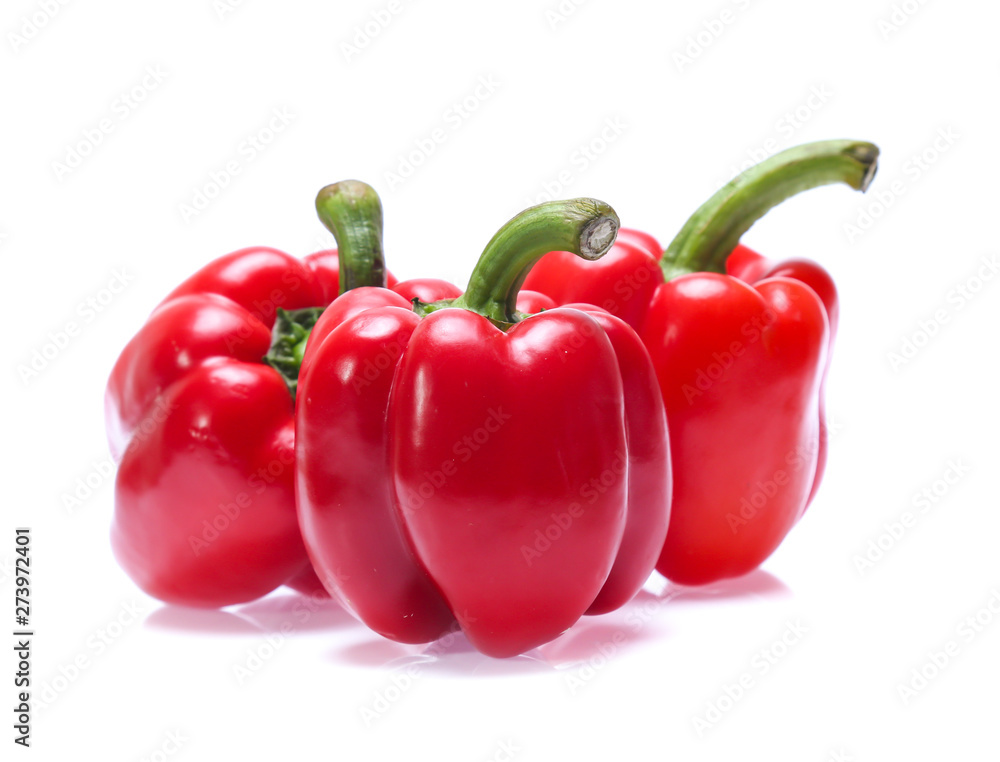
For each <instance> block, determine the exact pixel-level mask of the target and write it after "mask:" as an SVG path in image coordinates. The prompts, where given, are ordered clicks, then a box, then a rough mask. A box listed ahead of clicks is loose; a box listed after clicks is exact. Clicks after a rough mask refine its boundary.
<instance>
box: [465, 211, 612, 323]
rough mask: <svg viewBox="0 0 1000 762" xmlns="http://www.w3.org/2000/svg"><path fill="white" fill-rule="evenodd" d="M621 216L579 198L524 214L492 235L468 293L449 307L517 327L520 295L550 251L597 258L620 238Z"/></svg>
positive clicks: (480, 258) (585, 257)
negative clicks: (517, 307)
mask: <svg viewBox="0 0 1000 762" xmlns="http://www.w3.org/2000/svg"><path fill="white" fill-rule="evenodd" d="M618 227H619V221H618V215H617V214H615V210H614V209H612V208H611V207H610V206H608V205H607V204H605V203H604V202H603V201H597V200H596V199H592V198H575V199H571V200H569V201H550V202H548V203H546V204H539V205H538V206H533V207H531V208H530V209H525V210H524V211H523V212H521V213H520V214H518V215H517V216H516V217H514V218H513V219H512V220H510V221H509V222H508V223H507V224H506V225H504V226H503V227H502V228H500V230H499V231H498V232H497V234H496V235H495V236H493V240H491V241H490V242H489V244H488V245H487V246H486V249H485V250H484V251H483V253H482V256H480V257H479V262H478V263H477V264H476V268H475V270H473V271H472V277H471V278H469V287H468V288H467V289H466V291H465V293H464V294H462V295H461V296H460V297H458V299H456V300H455V301H454V302H452V303H451V306H453V307H463V308H465V309H467V310H472V311H473V312H478V313H479V314H480V315H483V316H485V317H487V318H489V319H490V320H492V321H493V322H495V323H499V324H502V323H514V322H517V319H518V318H517V310H516V306H515V305H516V302H517V292H518V291H519V290H520V289H521V284H523V283H524V279H525V278H526V277H527V275H528V272H529V271H530V270H531V268H532V266H534V264H535V263H536V262H537V261H538V260H539V259H541V258H542V257H543V256H545V255H546V254H547V253H548V252H550V251H571V252H573V253H574V254H576V255H578V256H580V257H583V258H584V259H591V260H593V259H599V258H600V257H602V256H603V255H604V254H605V252H607V250H608V249H610V248H611V245H612V244H613V243H614V242H615V236H617V235H618Z"/></svg>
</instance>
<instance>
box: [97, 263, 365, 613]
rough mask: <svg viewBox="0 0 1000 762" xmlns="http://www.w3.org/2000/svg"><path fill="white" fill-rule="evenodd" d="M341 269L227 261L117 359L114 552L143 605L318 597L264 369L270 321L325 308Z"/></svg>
mask: <svg viewBox="0 0 1000 762" xmlns="http://www.w3.org/2000/svg"><path fill="white" fill-rule="evenodd" d="M342 248H343V247H342ZM338 271H339V264H338V256H337V252H336V251H334V250H331V251H321V252H317V253H315V254H311V255H309V256H307V257H305V258H304V259H302V260H300V259H297V258H295V257H292V256H290V255H288V254H285V253H284V252H281V251H278V250H276V249H270V248H259V247H258V248H250V249H242V250H240V251H236V252H233V253H232V254H228V255H226V256H224V257H221V258H219V259H217V260H215V261H213V262H211V263H210V264H208V265H207V266H205V267H204V268H202V269H201V270H199V271H198V272H197V273H195V274H194V275H192V276H191V277H190V278H188V279H187V280H186V281H185V282H184V283H182V284H181V285H180V286H178V287H177V288H176V289H174V291H173V292H171V293H170V295H168V296H167V298H166V299H164V300H163V302H162V303H161V304H160V305H159V306H158V307H157V308H156V309H155V310H154V311H153V313H152V314H151V315H150V317H149V319H148V320H147V322H146V324H145V325H144V326H143V327H142V328H141V329H140V330H139V332H138V333H137V334H136V336H135V337H134V338H133V339H132V340H131V341H130V342H129V343H128V345H127V346H126V347H125V349H124V351H123V352H122V354H121V356H120V357H119V358H118V361H117V362H116V364H115V367H114V369H113V371H112V373H111V377H110V379H109V381H108V386H107V391H106V395H105V413H106V422H107V431H108V439H109V442H110V445H111V451H112V454H113V456H114V458H115V459H116V460H117V461H119V465H118V474H117V478H116V481H115V514H114V520H113V524H112V530H111V540H112V547H113V550H114V553H115V556H116V557H117V559H118V562H119V563H120V565H121V566H122V568H123V569H124V570H125V571H126V573H128V575H129V576H130V577H131V578H132V579H133V580H134V581H135V582H136V584H137V585H138V586H139V587H140V588H142V589H143V590H144V591H145V592H146V593H148V594H149V595H152V596H154V597H156V598H159V599H160V600H163V601H166V602H168V603H174V604H180V605H186V606H199V607H218V606H226V605H229V604H236V603H242V602H245V601H250V600H253V599H255V598H258V597H260V596H262V595H264V594H266V593H268V592H270V591H271V590H273V589H275V588H276V587H278V586H280V585H282V584H289V585H291V586H293V587H296V588H297V589H300V590H302V591H305V592H317V591H319V590H321V589H322V586H321V585H320V584H319V581H318V580H317V579H316V577H315V574H314V573H313V571H312V568H311V566H310V564H309V561H308V558H307V556H306V552H305V548H304V546H303V543H302V539H301V534H300V532H299V528H298V520H297V517H296V511H295V499H294V478H293V473H294V450H295V442H294V404H293V398H292V394H291V393H290V388H289V385H288V384H287V383H286V380H285V379H283V377H282V375H281V374H280V373H279V372H278V371H277V370H275V368H273V367H270V366H269V365H268V364H265V362H264V361H263V360H264V357H265V355H266V354H268V352H269V350H270V348H271V344H272V335H271V334H272V327H273V326H274V324H275V319H276V315H277V313H278V310H279V309H282V310H300V309H304V308H310V307H313V308H315V307H323V306H324V305H327V304H329V303H330V302H331V301H332V300H333V299H334V298H335V297H336V296H337V294H338V292H339V290H340V285H341V284H340V278H339V275H338ZM379 277H381V274H379Z"/></svg>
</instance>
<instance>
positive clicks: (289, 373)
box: [262, 307, 324, 403]
mask: <svg viewBox="0 0 1000 762" xmlns="http://www.w3.org/2000/svg"><path fill="white" fill-rule="evenodd" d="M323 309H324V308H323V307H306V308H305V309H301V310H283V309H281V308H280V307H279V308H278V316H277V318H276V320H275V322H274V330H273V331H272V332H271V348H270V349H269V350H268V351H267V354H266V355H264V357H263V358H262V360H263V362H264V363H266V364H267V365H270V366H271V367H272V368H274V369H275V370H276V371H278V373H280V374H281V378H282V380H284V382H285V384H286V385H287V386H288V391H289V393H290V394H291V395H292V402H293V403H294V401H295V392H296V391H297V389H298V385H299V368H300V367H301V366H302V358H303V357H304V356H305V353H306V342H307V341H308V340H309V334H310V333H311V332H312V329H313V326H315V325H316V321H317V320H319V316H320V315H322V314H323Z"/></svg>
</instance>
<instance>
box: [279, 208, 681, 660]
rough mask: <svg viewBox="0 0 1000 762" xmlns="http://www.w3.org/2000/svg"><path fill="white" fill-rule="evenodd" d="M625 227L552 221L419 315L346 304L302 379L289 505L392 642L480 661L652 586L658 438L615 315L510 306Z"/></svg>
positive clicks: (350, 297) (376, 299)
mask: <svg viewBox="0 0 1000 762" xmlns="http://www.w3.org/2000/svg"><path fill="white" fill-rule="evenodd" d="M617 226H618V220H617V217H616V216H615V214H614V212H613V211H612V210H611V208H610V207H608V206H607V205H605V204H603V203H601V202H597V201H594V200H592V199H577V200H574V201H569V202H554V203H550V204H543V205H541V206H539V207H534V208H532V209H529V210H527V211H526V212H524V213H522V214H521V215H519V216H517V217H515V218H514V219H513V220H511V222H510V223H508V224H507V226H505V227H504V228H503V229H502V230H501V231H500V232H499V233H498V234H497V235H496V236H495V237H494V238H493V240H492V241H491V242H490V244H489V246H488V247H487V248H486V251H485V252H484V253H483V255H482V257H481V259H480V261H479V264H478V265H477V267H476V269H475V271H474V273H473V275H472V278H471V281H470V285H469V288H468V289H467V290H466V292H465V293H464V294H463V295H461V296H459V297H458V298H455V299H448V300H445V301H436V302H433V303H431V304H426V303H422V302H421V301H420V300H418V302H417V303H416V309H414V308H413V307H414V305H412V304H411V303H410V302H408V301H407V300H406V299H405V298H403V297H401V296H400V295H399V294H397V293H395V292H393V291H389V290H386V289H373V288H360V289H356V290H354V291H351V292H350V293H347V294H345V295H343V296H341V297H339V298H338V299H337V300H336V301H335V302H334V303H333V304H332V305H331V306H330V308H329V309H328V310H327V311H326V312H325V313H324V314H323V316H322V317H321V318H320V320H319V322H318V323H317V324H316V326H315V328H314V329H313V332H312V335H311V337H310V340H309V344H308V347H307V350H306V356H305V359H304V362H303V365H302V369H301V373H300V390H299V395H298V401H297V412H296V422H297V424H296V425H297V429H298V439H297V443H296V457H297V464H298V465H297V468H298V470H297V496H298V506H299V516H300V520H301V525H302V532H303V537H304V538H305V541H306V546H307V548H308V550H309V554H310V557H311V558H312V560H313V563H314V565H315V566H316V569H317V571H318V572H319V574H320V577H321V578H322V579H324V580H325V581H326V582H327V585H328V587H329V588H330V591H331V593H333V594H334V595H335V596H336V597H337V598H338V599H340V600H341V601H342V602H343V603H344V604H345V605H346V606H347V607H348V608H349V609H350V610H351V611H352V612H354V614H355V615H356V616H358V617H359V618H360V619H361V620H362V621H363V622H365V623H366V624H367V625H369V626H370V627H371V628H372V629H374V630H375V631H376V632H378V633H380V634H382V635H384V636H385V637H387V638H391V639H393V640H397V641H401V642H406V643H422V642H428V641H431V640H434V639H436V638H438V637H440V636H441V635H443V634H444V633H445V632H447V631H449V630H450V629H451V628H453V627H454V626H455V624H456V621H457V624H458V625H459V626H461V628H462V629H463V630H464V632H465V633H466V635H467V637H468V638H469V640H470V641H471V642H472V643H473V645H475V646H476V647H477V648H478V649H479V650H481V651H482V652H484V653H486V654H489V655H492V656H498V657H503V656H511V655H514V654H518V653H522V652H524V651H526V650H529V649H531V648H533V647H535V646H538V645H541V644H542V643H545V642H547V641H549V640H551V639H552V638H554V637H556V636H557V635H559V634H560V633H561V632H563V631H564V630H566V629H567V628H568V627H570V626H571V625H572V624H573V623H574V622H575V621H576V620H577V619H578V618H579V617H580V616H581V615H583V614H585V613H590V614H596V613H601V612H605V611H610V610H612V609H614V608H616V607H618V606H620V605H622V604H623V603H624V602H625V601H627V600H628V599H630V598H631V597H632V596H633V595H634V594H635V593H636V592H637V590H638V589H639V588H640V587H641V586H642V584H643V583H644V582H645V580H646V578H647V577H648V575H649V574H650V572H651V571H652V569H653V565H654V563H655V561H656V558H657V556H658V555H659V553H660V548H661V546H662V544H663V538H664V536H665V533H666V528H667V522H668V516H669V495H670V465H669V452H668V445H667V438H666V420H665V416H664V411H663V405H662V402H661V400H660V395H659V391H658V389H657V386H656V379H655V376H654V374H653V370H652V367H651V365H650V363H649V358H648V354H647V352H646V350H645V349H644V348H643V346H642V343H641V342H640V340H639V338H638V336H637V335H636V334H635V333H634V332H633V331H632V330H631V329H630V328H628V326H627V325H626V324H625V323H624V322H622V321H620V320H618V319H617V318H614V317H612V316H611V315H609V314H607V313H606V312H604V311H603V310H600V309H595V308H593V307H591V306H587V305H584V306H583V307H582V308H578V309H573V308H561V309H551V310H549V311H546V312H543V313H542V314H539V315H534V316H530V317H527V316H525V315H523V314H522V313H519V312H518V310H517V309H516V308H515V299H516V297H517V294H518V290H519V288H520V285H521V283H522V282H523V280H524V276H525V274H526V273H527V271H528V270H529V269H530V267H531V266H532V264H533V263H534V262H535V261H537V259H538V258H539V257H541V256H542V255H543V254H544V253H545V252H546V251H549V250H550V249H552V248H562V249H566V250H568V251H573V252H575V253H576V254H579V255H580V256H583V257H587V258H591V259H593V258H596V257H598V256H600V255H601V254H603V253H604V252H605V251H606V250H607V249H608V248H609V247H610V246H611V243H612V241H613V240H614V235H615V231H616V229H617Z"/></svg>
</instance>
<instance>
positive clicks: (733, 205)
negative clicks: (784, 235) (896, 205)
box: [661, 140, 879, 280]
mask: <svg viewBox="0 0 1000 762" xmlns="http://www.w3.org/2000/svg"><path fill="white" fill-rule="evenodd" d="M878 153H879V151H878V148H877V147H876V146H875V145H873V144H871V143H864V142H861V141H857V140H823V141H819V142H817V143H806V144H805V145H801V146H795V147H794V148H789V149H788V150H785V151H782V152H780V153H777V154H775V155H774V156H772V157H770V158H769V159H765V160H764V161H762V162H761V163H760V164H757V165H756V166H754V167H751V168H750V169H748V170H747V171H746V172H744V173H743V174H741V175H739V176H738V177H736V178H735V179H734V180H732V181H730V182H729V184H728V185H726V186H725V187H724V188H722V189H721V190H720V191H718V192H717V193H716V194H715V195H714V196H712V198H710V199H709V200H708V201H706V202H705V203H704V204H702V206H701V207H700V208H699V209H698V211H696V212H695V213H694V214H692V215H691V217H690V218H689V219H688V221H687V222H686V223H685V225H684V227H683V228H681V231H680V233H678V234H677V237H676V238H674V240H673V241H672V242H671V244H670V246H668V247H667V250H666V251H665V252H664V254H663V261H662V263H661V264H662V267H663V271H664V274H665V275H666V276H667V279H668V280H669V279H671V278H673V277H676V276H678V275H682V274H684V273H691V272H704V271H708V272H719V273H721V272H725V268H726V258H727V257H728V256H729V255H730V254H731V253H732V251H733V249H735V248H736V244H738V243H739V241H740V238H741V237H742V235H743V234H744V233H746V232H747V230H749V229H750V227H751V226H752V225H753V224H754V223H755V222H756V221H757V220H759V219H760V218H761V217H763V216H764V215H765V214H766V213H767V212H768V210H770V209H771V208H773V207H775V206H777V205H778V204H780V203H781V202H782V201H784V200H785V199H787V198H790V197H792V196H794V195H795V194H797V193H801V192H802V191H805V190H809V189H810V188H816V187H819V186H821V185H829V184H831V183H838V182H840V183H846V184H847V185H849V186H851V187H852V188H854V189H855V190H860V191H862V192H864V191H866V190H867V189H868V186H869V184H870V183H871V181H872V178H874V177H875V172H876V170H877V169H878Z"/></svg>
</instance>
